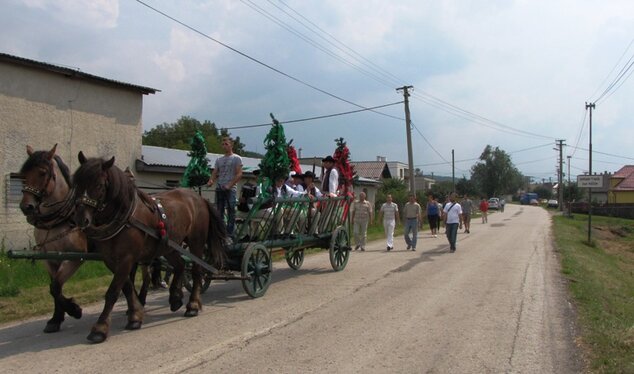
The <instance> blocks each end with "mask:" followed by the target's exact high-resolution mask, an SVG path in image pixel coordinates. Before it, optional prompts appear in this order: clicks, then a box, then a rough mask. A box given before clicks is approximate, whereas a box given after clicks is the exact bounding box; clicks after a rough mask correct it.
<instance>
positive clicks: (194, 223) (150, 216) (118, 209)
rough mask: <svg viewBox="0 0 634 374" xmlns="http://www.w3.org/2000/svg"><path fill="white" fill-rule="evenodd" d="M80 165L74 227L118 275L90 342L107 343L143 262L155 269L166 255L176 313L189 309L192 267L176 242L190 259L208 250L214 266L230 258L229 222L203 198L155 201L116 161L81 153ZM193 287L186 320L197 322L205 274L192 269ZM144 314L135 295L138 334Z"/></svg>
mask: <svg viewBox="0 0 634 374" xmlns="http://www.w3.org/2000/svg"><path fill="white" fill-rule="evenodd" d="M77 157H78V159H79V163H80V166H79V168H78V169H77V170H76V171H75V173H74V175H73V185H74V188H75V200H76V203H75V205H76V209H75V221H76V222H77V224H78V226H79V227H80V228H81V229H82V230H83V231H84V232H85V234H86V235H87V237H88V238H90V239H91V240H93V241H94V242H95V246H96V248H97V250H98V251H99V252H100V253H101V254H102V256H103V260H104V263H105V264H106V266H107V267H108V268H109V269H110V270H111V271H112V272H113V278H112V281H111V283H110V286H109V287H108V290H107V291H106V296H105V303H104V307H103V310H102V312H101V314H100V316H99V318H98V319H97V322H96V323H95V324H94V325H93V326H92V328H91V331H90V333H89V335H88V337H87V339H88V340H89V341H90V342H92V343H101V342H103V341H105V340H106V339H107V337H108V333H109V330H110V313H111V312H112V308H113V306H114V304H115V302H116V301H117V297H118V295H119V293H120V292H121V290H122V289H124V290H125V288H126V287H131V285H130V284H129V282H126V279H128V274H130V271H131V269H132V268H133V267H134V266H135V264H137V263H151V261H152V260H153V259H155V258H157V257H158V256H163V257H164V258H165V259H166V260H167V261H168V262H169V264H170V265H171V266H172V267H173V269H174V275H173V278H172V282H171V284H170V288H169V293H170V296H169V304H170V310H171V311H172V312H175V311H177V310H178V309H180V308H181V306H182V305H183V302H182V298H183V291H182V280H183V273H184V269H185V262H184V260H183V258H182V257H181V255H180V253H179V252H178V251H176V250H174V249H173V248H172V247H170V245H169V243H179V244H180V243H185V244H186V245H187V247H188V248H189V251H190V253H192V254H193V255H195V256H197V257H199V258H202V257H203V253H205V250H206V251H207V252H206V254H207V255H208V258H210V259H211V260H212V262H213V265H218V266H220V267H221V266H222V265H223V263H224V261H225V259H226V256H227V255H226V252H225V248H224V243H225V242H226V240H227V237H228V235H227V232H226V229H224V224H223V222H222V218H221V217H220V215H219V213H218V211H217V210H216V209H215V208H214V207H213V206H212V205H211V203H210V202H209V201H208V200H206V199H204V198H202V197H201V196H200V195H198V194H197V193H196V192H194V191H192V190H188V189H174V190H170V191H167V192H162V193H159V194H156V195H154V199H155V200H154V199H151V198H150V197H149V196H148V195H146V194H145V193H143V192H142V191H140V190H139V189H138V188H137V187H136V185H135V184H134V183H133V182H132V181H131V179H130V178H129V177H128V176H127V175H126V174H125V173H124V172H123V171H121V169H119V168H118V167H117V166H115V165H114V161H115V158H114V157H112V158H111V159H109V160H105V159H101V158H86V156H85V155H84V154H83V152H79V154H78V156H77ZM191 271H192V278H193V287H192V291H191V293H190V297H189V301H188V303H187V307H186V311H185V316H186V317H194V316H196V315H198V313H199V311H200V310H202V304H201V302H200V292H201V279H202V272H201V269H200V266H199V265H197V264H196V263H194V264H193V265H192V269H191ZM143 316H144V311H143V307H142V306H141V305H140V303H139V300H138V298H137V296H136V295H135V294H133V295H132V300H129V301H128V323H127V325H126V326H125V328H126V329H129V330H130V329H132V330H134V329H138V328H140V327H141V324H142V323H143Z"/></svg>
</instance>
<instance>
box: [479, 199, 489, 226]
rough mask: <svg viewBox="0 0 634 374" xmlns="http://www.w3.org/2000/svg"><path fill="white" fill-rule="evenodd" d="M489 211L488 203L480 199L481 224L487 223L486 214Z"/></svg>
mask: <svg viewBox="0 0 634 374" xmlns="http://www.w3.org/2000/svg"><path fill="white" fill-rule="evenodd" d="M488 211H489V202H488V201H487V200H486V199H485V198H482V200H480V212H481V213H482V223H487V222H488V220H487V212H488Z"/></svg>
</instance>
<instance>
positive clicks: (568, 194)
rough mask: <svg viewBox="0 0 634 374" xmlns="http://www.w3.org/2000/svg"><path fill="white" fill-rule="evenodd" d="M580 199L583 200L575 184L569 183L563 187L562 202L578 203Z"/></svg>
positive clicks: (581, 193)
mask: <svg viewBox="0 0 634 374" xmlns="http://www.w3.org/2000/svg"><path fill="white" fill-rule="evenodd" d="M582 198H584V196H583V191H582V190H581V189H580V188H579V187H578V186H577V184H576V183H571V184H568V185H566V186H565V187H564V201H579V200H582Z"/></svg>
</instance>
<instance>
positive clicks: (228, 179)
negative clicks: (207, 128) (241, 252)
mask: <svg viewBox="0 0 634 374" xmlns="http://www.w3.org/2000/svg"><path fill="white" fill-rule="evenodd" d="M222 149H223V150H224V151H225V154H224V156H222V157H219V158H217V159H216V163H215V164H214V170H213V172H212V173H211V177H210V178H209V181H208V182H207V185H208V186H213V185H214V183H215V182H216V181H218V186H216V207H217V208H218V211H219V212H220V214H222V215H223V216H224V214H225V210H226V214H227V233H228V234H229V235H230V236H233V230H234V226H235V222H236V192H237V187H236V185H237V183H238V181H240V179H241V178H242V158H241V157H240V156H238V155H237V154H235V153H233V140H231V138H230V137H224V138H223V139H222Z"/></svg>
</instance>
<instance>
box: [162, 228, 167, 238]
mask: <svg viewBox="0 0 634 374" xmlns="http://www.w3.org/2000/svg"><path fill="white" fill-rule="evenodd" d="M165 235H167V231H166V230H165V229H161V237H162V238H164V237H165Z"/></svg>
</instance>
